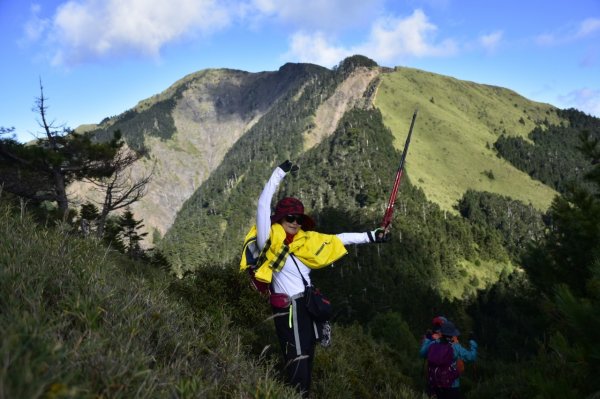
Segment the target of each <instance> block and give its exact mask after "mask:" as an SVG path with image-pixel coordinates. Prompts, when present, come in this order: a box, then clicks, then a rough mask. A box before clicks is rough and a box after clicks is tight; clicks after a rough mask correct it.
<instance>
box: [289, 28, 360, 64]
mask: <svg viewBox="0 0 600 399" xmlns="http://www.w3.org/2000/svg"><path fill="white" fill-rule="evenodd" d="M349 55H351V54H350V50H349V49H347V48H344V47H336V46H335V45H333V44H331V43H329V41H328V39H327V37H326V36H325V35H324V34H323V33H322V32H317V33H314V34H312V35H311V34H307V33H304V32H297V33H295V34H294V35H293V36H292V38H291V40H290V49H289V50H288V52H287V53H286V54H284V55H283V56H282V57H281V58H282V59H283V61H290V60H296V61H299V62H310V63H313V64H317V65H322V66H326V67H332V66H334V65H336V64H337V63H338V62H340V61H341V60H342V59H344V58H346V57H347V56H349Z"/></svg>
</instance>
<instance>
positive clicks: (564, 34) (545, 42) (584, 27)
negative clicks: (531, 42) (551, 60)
mask: <svg viewBox="0 0 600 399" xmlns="http://www.w3.org/2000/svg"><path fill="white" fill-rule="evenodd" d="M597 32H600V19H599V18H587V19H585V20H583V21H582V22H581V23H579V24H578V25H577V26H576V27H569V28H561V29H559V30H558V31H557V32H554V33H544V34H540V35H538V36H537V37H536V38H535V41H536V43H538V44H539V45H542V46H556V45H562V44H567V43H571V42H573V41H576V40H582V39H586V38H589V37H591V36H593V35H594V34H595V33H597Z"/></svg>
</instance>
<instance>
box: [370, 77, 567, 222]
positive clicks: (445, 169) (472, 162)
mask: <svg viewBox="0 0 600 399" xmlns="http://www.w3.org/2000/svg"><path fill="white" fill-rule="evenodd" d="M375 105H376V106H377V107H378V108H379V109H380V110H381V112H382V114H383V119H384V123H385V124H386V125H387V126H388V127H389V128H390V129H391V130H392V132H393V134H394V137H395V145H396V147H397V148H398V149H400V150H401V149H402V148H403V146H404V142H405V140H406V136H407V134H408V128H409V126H410V119H411V117H412V114H413V112H414V110H415V109H418V110H419V114H418V117H417V120H416V122H415V127H414V131H413V136H412V139H411V145H410V149H409V154H408V157H407V160H406V172H407V175H408V176H409V177H410V179H411V181H412V183H413V184H415V185H416V186H418V187H421V188H422V189H423V191H424V192H425V194H426V195H427V198H428V199H429V200H430V201H433V202H436V203H437V204H439V205H440V207H441V208H442V209H445V210H448V211H452V212H456V210H455V209H454V205H455V204H456V202H457V201H458V200H459V199H460V198H461V197H462V196H463V194H464V193H465V192H466V191H467V190H468V189H473V190H477V191H488V192H492V193H498V194H501V195H507V196H509V197H511V198H513V199H516V200H520V201H521V202H523V203H525V204H529V203H531V204H532V205H533V206H534V207H535V208H536V209H538V210H541V211H545V210H546V209H547V208H548V206H549V205H550V202H551V201H552V199H553V198H554V196H555V195H556V194H557V193H556V192H555V191H554V190H552V189H551V188H549V187H548V186H546V185H544V184H542V183H541V182H539V181H536V180H533V179H531V178H530V177H529V176H528V175H527V174H525V173H523V172H521V171H519V170H518V169H516V168H515V167H513V166H512V165H510V164H509V163H508V162H506V161H504V160H503V159H501V158H498V157H497V156H496V154H495V152H494V151H493V143H494V142H495V141H496V140H497V138H498V137H499V136H500V135H501V134H507V135H517V136H521V137H526V136H527V134H528V133H529V132H530V131H531V130H532V129H533V128H534V126H535V125H536V122H538V121H543V120H545V119H547V120H548V121H549V122H550V123H559V119H558V117H557V116H556V113H555V112H554V108H553V107H552V106H550V105H548V104H541V103H536V102H533V101H529V100H527V99H526V98H524V97H522V96H519V95H518V94H517V93H515V92H513V91H510V90H507V89H503V88H499V87H494V86H487V85H482V84H476V83H473V82H467V81H461V80H457V79H454V78H450V77H446V76H442V75H437V74H433V73H428V72H424V71H420V70H416V69H411V68H396V70H395V71H394V72H392V73H387V74H383V75H382V83H381V85H380V87H379V88H378V92H377V96H376V100H375ZM489 176H493V178H490V177H489Z"/></svg>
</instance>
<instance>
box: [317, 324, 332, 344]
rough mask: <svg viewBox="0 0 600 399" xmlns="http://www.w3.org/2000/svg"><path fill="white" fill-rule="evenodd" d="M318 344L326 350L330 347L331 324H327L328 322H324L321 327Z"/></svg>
mask: <svg viewBox="0 0 600 399" xmlns="http://www.w3.org/2000/svg"><path fill="white" fill-rule="evenodd" d="M320 344H321V346H322V347H323V348H327V347H329V346H330V345H331V324H329V322H328V321H326V322H324V323H323V325H322V326H321V341H320Z"/></svg>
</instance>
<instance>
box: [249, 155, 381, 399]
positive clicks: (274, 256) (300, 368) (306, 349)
mask: <svg viewBox="0 0 600 399" xmlns="http://www.w3.org/2000/svg"><path fill="white" fill-rule="evenodd" d="M292 167H294V168H297V167H296V166H295V165H293V164H292V163H291V162H290V161H285V162H284V163H282V164H281V165H280V166H279V167H277V168H275V170H274V171H273V174H272V175H271V178H270V179H269V181H268V182H267V184H266V185H265V187H264V189H263V191H262V193H261V195H260V198H259V200H258V210H257V214H256V243H257V247H258V250H259V251H261V256H260V257H259V262H258V270H257V271H256V274H255V277H256V279H258V280H259V281H263V282H265V283H270V287H271V288H270V290H271V294H272V295H274V296H277V297H278V298H281V296H283V297H284V298H287V299H288V300H287V301H283V302H281V301H279V303H274V301H271V304H272V305H273V313H274V316H275V317H274V321H275V328H276V330H277V336H278V338H279V343H280V345H281V349H282V351H283V356H284V360H285V366H286V377H287V380H288V383H289V384H290V385H292V386H294V387H296V388H297V389H298V391H299V392H301V393H302V395H303V396H305V397H308V394H309V390H310V384H311V371H312V362H313V356H314V350H315V343H316V342H317V340H323V341H322V343H323V342H327V341H328V340H329V337H328V336H326V335H327V334H328V332H329V331H330V330H329V325H328V323H324V324H322V323H317V322H316V321H315V320H313V319H312V317H311V316H310V314H309V313H308V312H307V310H306V307H305V304H304V298H303V294H304V289H305V285H310V284H311V280H310V271H311V269H318V268H323V267H326V266H329V265H330V264H331V263H333V262H335V261H336V260H338V259H339V258H341V257H342V256H344V255H345V254H346V253H347V250H346V248H345V245H348V244H364V243H369V242H384V241H387V240H388V238H389V235H388V232H387V231H383V229H376V230H374V231H369V232H366V233H341V234H336V235H332V234H322V233H317V232H315V231H313V228H314V227H315V222H314V220H313V219H312V218H311V217H310V216H308V215H306V214H305V213H304V205H303V204H302V202H301V201H300V200H299V199H297V198H291V197H286V198H283V199H281V200H280V201H279V202H277V205H276V206H275V211H274V213H273V214H271V201H272V199H273V196H274V194H275V192H276V190H277V188H278V186H279V184H280V183H281V181H282V180H283V179H284V177H285V176H286V174H287V173H288V172H290V170H292ZM324 335H325V336H324Z"/></svg>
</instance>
